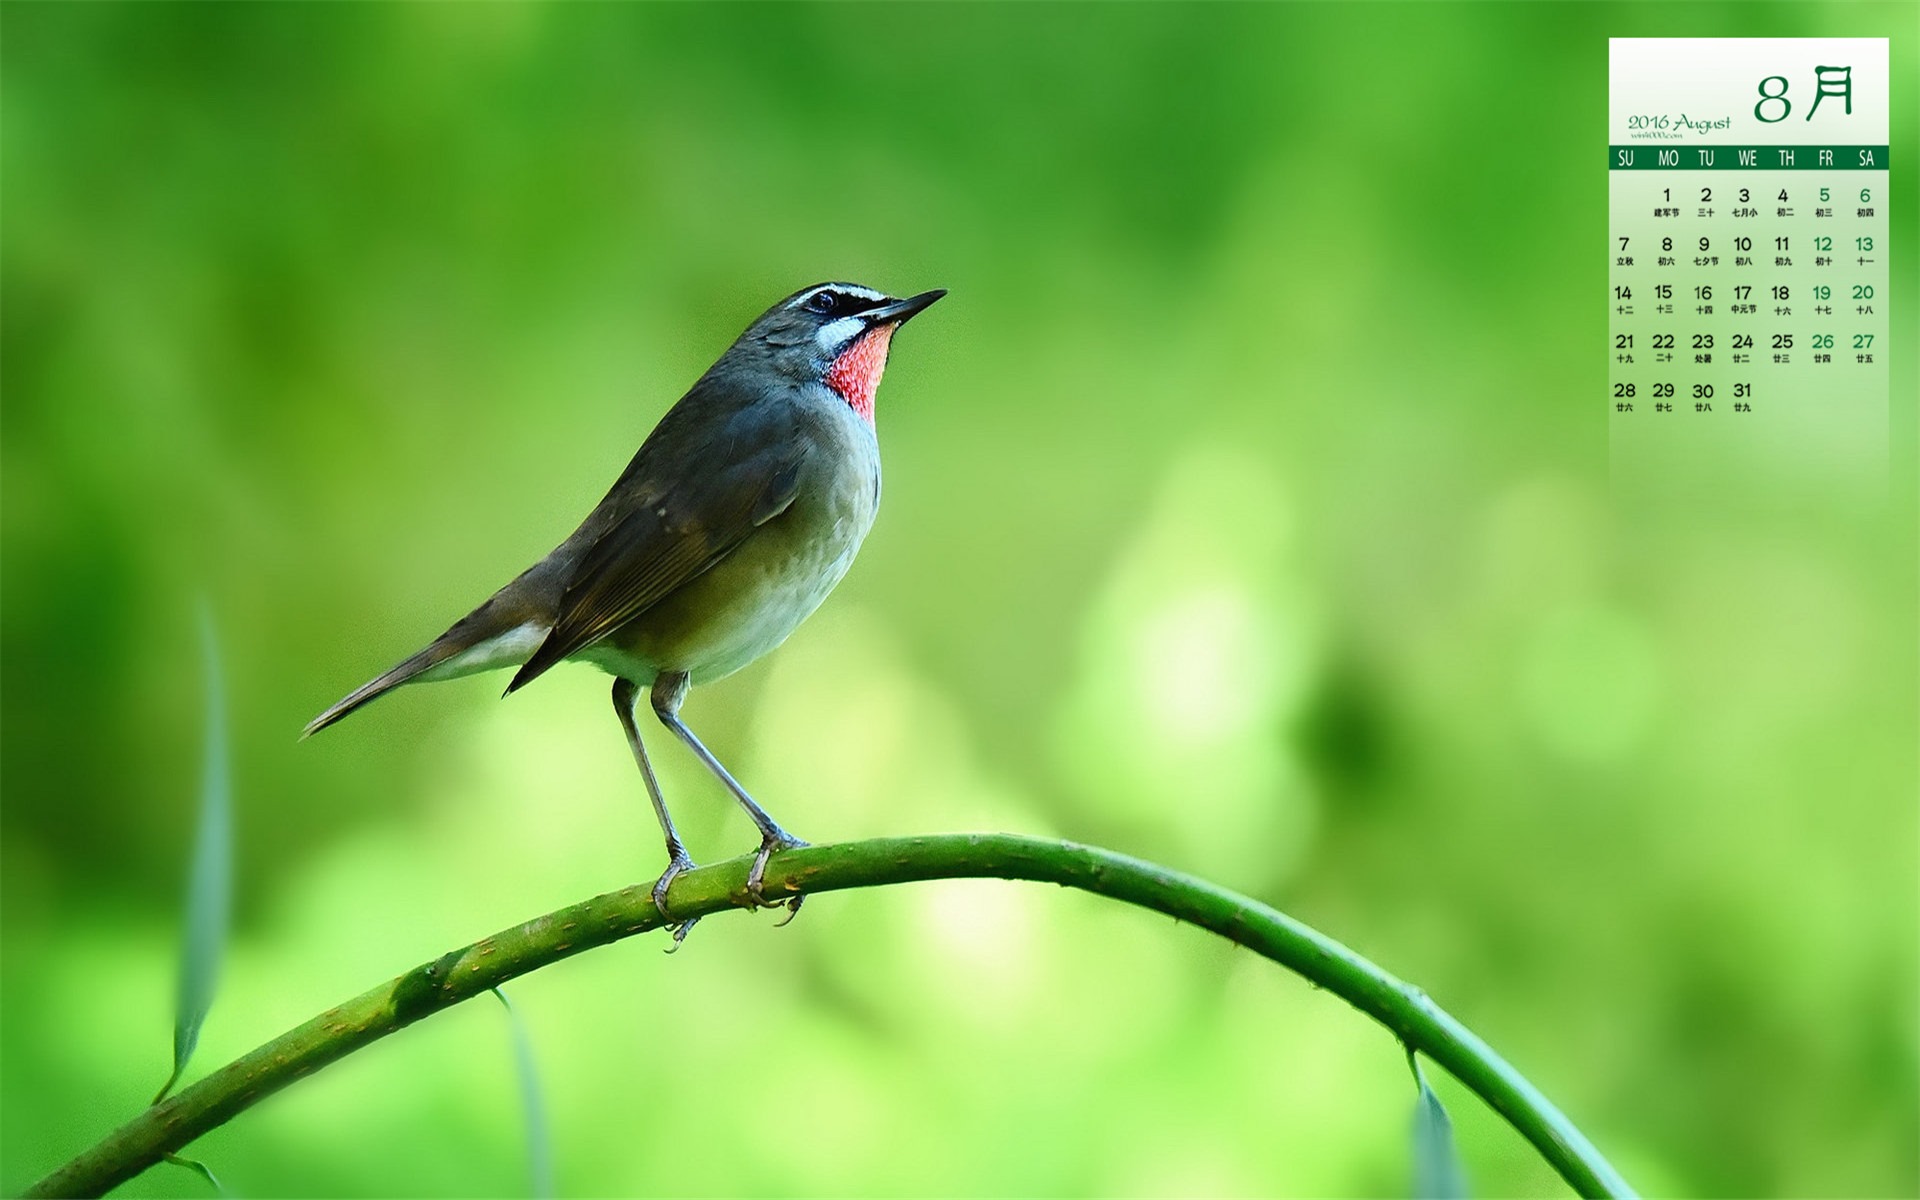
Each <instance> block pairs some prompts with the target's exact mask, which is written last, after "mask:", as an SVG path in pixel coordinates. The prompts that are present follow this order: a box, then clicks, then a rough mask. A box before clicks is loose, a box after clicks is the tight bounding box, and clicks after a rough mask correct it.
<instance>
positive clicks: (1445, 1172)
mask: <svg viewBox="0 0 1920 1200" xmlns="http://www.w3.org/2000/svg"><path fill="white" fill-rule="evenodd" d="M1407 1065H1408V1066H1409V1067H1411V1068H1413V1079H1414V1082H1415V1083H1417V1084H1419V1085H1420V1095H1419V1097H1418V1099H1416V1100H1415V1101H1414V1105H1413V1195H1414V1196H1415V1197H1416V1198H1418V1200H1466V1197H1467V1175H1466V1172H1465V1171H1464V1170H1462V1169H1461V1167H1460V1156H1459V1154H1458V1153H1457V1152H1456V1151H1455V1150H1454V1146H1453V1121H1452V1119H1451V1118H1449V1117H1448V1116H1447V1109H1446V1106H1445V1105H1443V1104H1441V1103H1440V1097H1439V1096H1438V1095H1436V1094H1435V1093H1434V1090H1433V1088H1432V1087H1431V1086H1430V1085H1429V1084H1428V1083H1427V1077H1426V1074H1425V1072H1423V1071H1421V1070H1420V1063H1419V1061H1418V1060H1417V1059H1415V1058H1414V1056H1413V1051H1412V1050H1408V1051H1407Z"/></svg>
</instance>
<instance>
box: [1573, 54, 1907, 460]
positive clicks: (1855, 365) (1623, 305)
mask: <svg viewBox="0 0 1920 1200" xmlns="http://www.w3.org/2000/svg"><path fill="white" fill-rule="evenodd" d="M1611 50H1612V54H1611V83H1612V87H1611V98H1610V106H1609V107H1610V110H1611V111H1610V125H1611V128H1610V130H1609V144H1608V147H1607V165H1608V193H1609V195H1608V198H1609V206H1608V213H1609V224H1610V229H1609V233H1610V235H1611V237H1610V241H1609V244H1608V261H1609V268H1608V305H1609V308H1608V313H1609V319H1608V346H1609V351H1608V353H1609V356H1610V358H1609V370H1608V381H1607V391H1608V397H1607V403H1608V405H1609V429H1610V441H1611V446H1612V460H1613V471H1614V478H1615V485H1616V488H1618V487H1619V486H1621V485H1622V483H1623V482H1624V483H1627V484H1629V485H1649V484H1650V485H1654V486H1656V487H1658V488H1659V489H1660V490H1662V491H1667V492H1671V491H1673V490H1675V488H1676V486H1677V487H1679V488H1681V489H1682V490H1686V489H1688V488H1689V487H1690V488H1691V489H1692V490H1696V491H1697V490H1698V489H1699V488H1701V487H1723V486H1729V485H1732V486H1743V487H1746V488H1748V489H1751V487H1752V486H1753V485H1755V484H1757V485H1759V486H1760V487H1763V488H1766V489H1768V490H1769V491H1774V492H1779V491H1806V490H1808V489H1812V490H1816V491H1821V492H1827V493H1839V494H1848V495H1853V496H1860V497H1872V496H1874V495H1877V494H1879V493H1880V492H1881V490H1882V489H1883V488H1884V485H1885V478H1886V461H1887V450H1888V401H1889V394H1890V374H1889V371H1888V364H1887V334H1888V296H1887V288H1888V282H1889V279H1890V267H1889V260H1888V254H1887V234H1888V215H1887V214H1888V208H1887V180H1888V172H1887V149H1888V148H1887V142H1888V140H1889V139H1888V121H1887V114H1888V88H1887V43H1886V41H1885V39H1871V38H1819V39H1814V38H1768V39H1747V38H1740V39H1733V38H1724V39H1723V38H1660V39H1643V38H1632V39H1629V38H1616V39H1614V40H1613V42H1612V46H1611Z"/></svg>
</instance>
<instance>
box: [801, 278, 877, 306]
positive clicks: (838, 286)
mask: <svg viewBox="0 0 1920 1200" xmlns="http://www.w3.org/2000/svg"><path fill="white" fill-rule="evenodd" d="M821 292H839V293H840V294H841V295H844V296H857V297H858V298H860V299H862V300H871V301H873V302H874V303H875V304H878V303H879V302H880V301H882V300H885V299H886V298H887V294H886V293H885V292H876V291H874V290H873V289H872V288H870V287H861V286H860V285H859V284H857V283H823V284H821V285H820V286H819V287H817V288H809V289H808V290H806V291H804V292H802V293H800V294H799V295H798V296H795V297H794V298H793V300H792V301H791V302H790V303H788V305H787V307H788V308H804V307H806V304H807V301H809V300H811V299H813V298H814V297H815V296H818V295H819V294H820V293H821Z"/></svg>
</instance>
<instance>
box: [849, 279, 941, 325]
mask: <svg viewBox="0 0 1920 1200" xmlns="http://www.w3.org/2000/svg"><path fill="white" fill-rule="evenodd" d="M946 294H947V289H945V288H935V289H933V290H932V291H930V292H921V293H920V294H919V295H918V296H908V297H907V298H906V299H905V300H889V301H887V302H886V303H885V304H882V305H880V306H879V307H878V308H870V309H868V310H867V311H866V312H863V313H861V314H860V315H861V316H862V317H865V318H866V320H867V323H868V324H870V325H905V324H906V323H907V322H908V321H909V320H911V319H912V317H913V315H914V314H915V313H917V312H919V311H920V310H921V309H923V308H926V307H927V306H929V305H931V304H932V303H933V302H934V301H935V300H938V299H939V298H940V297H942V296H944V295H946Z"/></svg>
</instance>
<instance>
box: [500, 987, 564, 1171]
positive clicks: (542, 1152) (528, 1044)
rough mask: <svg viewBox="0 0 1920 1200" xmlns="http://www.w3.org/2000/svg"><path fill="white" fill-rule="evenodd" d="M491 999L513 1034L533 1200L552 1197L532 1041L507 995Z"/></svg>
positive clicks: (550, 1162)
mask: <svg viewBox="0 0 1920 1200" xmlns="http://www.w3.org/2000/svg"><path fill="white" fill-rule="evenodd" d="M492 991H493V995H494V998H495V999H497V1000H499V1001H500V1004H501V1007H503V1008H505V1009H506V1010H507V1023H508V1025H509V1026H511V1028H512V1030H513V1063H514V1071H515V1074H517V1075H518V1076H519V1079H520V1111H521V1112H522V1114H523V1115H524V1116H525V1118H526V1126H527V1176H528V1183H529V1185H530V1187H531V1189H532V1194H533V1196H534V1198H535V1200H548V1197H551V1196H552V1195H553V1149H552V1142H551V1140H550V1139H549V1136H548V1133H547V1106H546V1103H545V1101H544V1100H543V1099H542V1098H541V1094H540V1071H539V1068H538V1066H537V1065H536V1064H535V1063H534V1060H533V1039H532V1038H530V1037H528V1036H527V1026H526V1023H525V1022H523V1021H522V1020H521V1019H520V1014H519V1013H518V1012H516V1011H514V1007H513V1004H512V1003H511V1002H510V1001H508V999H507V994H506V993H505V992H503V991H501V990H500V989H499V988H494V989H492Z"/></svg>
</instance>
